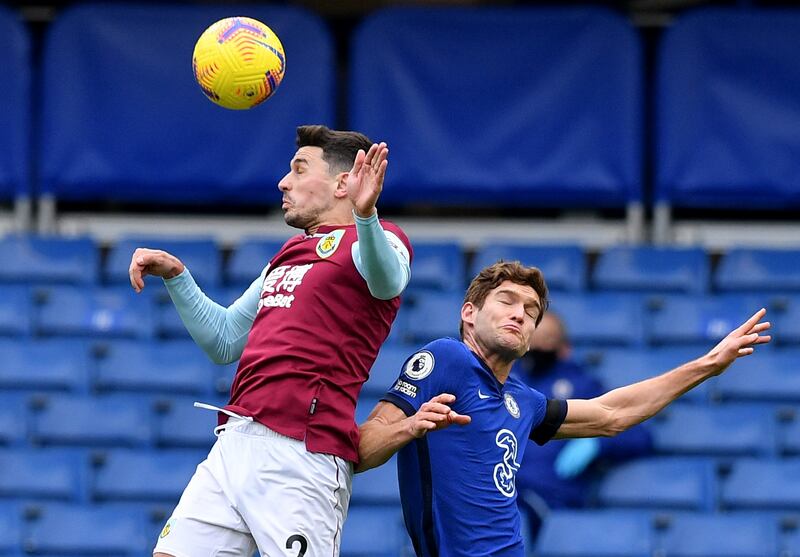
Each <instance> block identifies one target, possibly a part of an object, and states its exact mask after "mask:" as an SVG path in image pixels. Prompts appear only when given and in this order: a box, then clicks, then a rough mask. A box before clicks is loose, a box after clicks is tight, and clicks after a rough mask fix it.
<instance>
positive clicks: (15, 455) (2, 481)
mask: <svg viewBox="0 0 800 557" xmlns="http://www.w3.org/2000/svg"><path fill="white" fill-rule="evenodd" d="M87 464H88V463H87V462H86V460H85V458H84V456H83V454H82V453H80V452H75V451H73V450H64V449H0V470H3V473H2V474H0V497H14V498H17V499H22V498H25V499H61V500H76V499H77V498H79V497H80V496H82V490H83V485H84V484H83V471H84V468H85V466H86V465H87Z"/></svg>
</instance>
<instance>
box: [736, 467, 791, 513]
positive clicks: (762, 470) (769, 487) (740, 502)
mask: <svg viewBox="0 0 800 557" xmlns="http://www.w3.org/2000/svg"><path fill="white" fill-rule="evenodd" d="M720 504H721V505H722V506H723V507H725V508H729V509H763V510H765V509H786V510H790V511H796V510H797V509H798V508H800V459H798V458H787V459H783V460H771V459H756V458H739V459H736V460H735V461H734V462H733V468H732V470H731V472H730V474H728V475H727V476H726V477H724V478H723V479H722V483H721V486H720Z"/></svg>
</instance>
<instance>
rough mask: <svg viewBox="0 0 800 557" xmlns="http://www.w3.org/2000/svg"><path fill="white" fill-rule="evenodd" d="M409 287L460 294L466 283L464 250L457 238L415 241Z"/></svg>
mask: <svg viewBox="0 0 800 557" xmlns="http://www.w3.org/2000/svg"><path fill="white" fill-rule="evenodd" d="M413 249H414V261H413V263H412V264H411V282H410V283H409V285H408V288H409V289H411V290H434V291H438V292H455V293H459V294H462V295H463V293H464V289H465V288H466V286H467V283H468V282H469V281H468V280H467V277H466V263H465V257H464V251H463V250H462V248H461V245H460V244H459V243H458V242H456V241H439V242H434V241H422V242H414V244H413Z"/></svg>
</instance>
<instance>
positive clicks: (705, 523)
mask: <svg viewBox="0 0 800 557" xmlns="http://www.w3.org/2000/svg"><path fill="white" fill-rule="evenodd" d="M664 519H666V520H665V521H666V528H665V530H664V532H663V535H662V536H660V537H659V542H658V544H657V545H658V548H657V549H656V551H655V553H654V555H669V556H670V557H710V556H713V557H772V556H774V555H778V547H777V545H778V543H777V542H778V526H777V523H776V521H774V520H773V519H772V518H771V517H769V516H758V515H753V514H725V515H721V514H703V513H673V514H669V515H666V516H665V517H664Z"/></svg>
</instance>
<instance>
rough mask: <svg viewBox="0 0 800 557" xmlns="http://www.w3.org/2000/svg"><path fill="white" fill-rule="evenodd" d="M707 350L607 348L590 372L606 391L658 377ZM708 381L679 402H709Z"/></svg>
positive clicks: (685, 395) (673, 347) (672, 347)
mask: <svg viewBox="0 0 800 557" xmlns="http://www.w3.org/2000/svg"><path fill="white" fill-rule="evenodd" d="M706 351H707V348H705V347H704V348H702V349H701V348H698V347H694V346H687V347H684V346H678V347H676V346H669V347H659V348H608V349H605V350H603V352H602V353H601V355H600V356H599V358H597V360H598V361H596V362H594V364H593V365H594V367H593V368H592V373H593V374H594V375H596V376H597V378H598V379H599V380H600V383H601V384H602V385H603V387H604V388H606V389H609V390H610V389H616V388H617V387H622V386H624V385H630V384H631V383H638V382H639V381H643V380H645V379H649V378H650V377H655V376H656V375H660V374H662V373H664V372H665V371H669V370H671V369H673V368H676V367H678V366H679V365H681V364H683V363H686V362H688V361H691V360H694V359H696V358H698V357H699V356H701V355H703V354H704V353H705V352H706ZM713 381H714V380H713V379H711V380H709V381H706V382H704V383H701V384H700V385H698V386H697V387H695V388H694V389H692V390H691V391H689V392H688V393H686V394H684V395H683V396H682V397H681V400H687V401H693V402H704V401H706V400H708V395H709V390H710V389H709V384H710V383H712V382H713Z"/></svg>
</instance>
